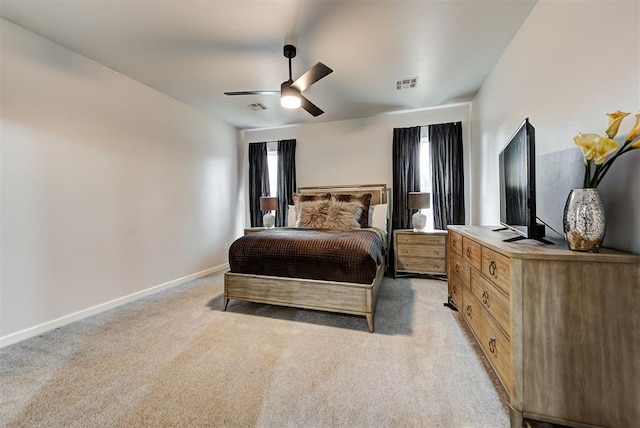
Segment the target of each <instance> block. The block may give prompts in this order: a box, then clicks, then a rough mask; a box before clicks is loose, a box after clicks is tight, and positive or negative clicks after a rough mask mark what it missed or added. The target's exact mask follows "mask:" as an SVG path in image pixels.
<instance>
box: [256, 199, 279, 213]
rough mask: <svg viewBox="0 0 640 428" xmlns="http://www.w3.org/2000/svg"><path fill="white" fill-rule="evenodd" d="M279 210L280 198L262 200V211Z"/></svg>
mask: <svg viewBox="0 0 640 428" xmlns="http://www.w3.org/2000/svg"><path fill="white" fill-rule="evenodd" d="M277 209H278V198H276V197H275V196H262V197H261V198H260V211H273V210H277Z"/></svg>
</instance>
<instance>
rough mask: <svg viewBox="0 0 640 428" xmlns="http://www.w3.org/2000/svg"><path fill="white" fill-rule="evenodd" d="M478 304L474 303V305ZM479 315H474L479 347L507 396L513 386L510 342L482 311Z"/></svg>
mask: <svg viewBox="0 0 640 428" xmlns="http://www.w3.org/2000/svg"><path fill="white" fill-rule="evenodd" d="M478 304H479V303H477V302H476V305H478ZM481 312H482V313H481V314H474V315H478V316H476V322H477V324H478V325H479V329H478V331H477V332H476V337H477V338H478V342H480V347H481V348H482V350H483V351H484V354H485V355H486V356H487V359H488V360H489V362H490V363H491V366H492V367H493V369H494V370H495V371H496V373H497V375H498V377H499V378H500V381H501V382H502V384H503V385H504V387H505V388H506V390H507V392H508V393H509V395H511V394H512V392H513V391H512V390H513V384H512V379H511V374H512V363H511V361H512V359H511V357H512V347H511V341H510V340H509V339H508V338H507V337H506V336H505V335H504V333H503V332H502V330H500V328H498V326H497V325H496V324H495V322H494V321H493V320H492V319H491V317H489V316H487V315H486V313H485V312H484V311H481Z"/></svg>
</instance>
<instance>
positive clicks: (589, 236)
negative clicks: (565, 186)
mask: <svg viewBox="0 0 640 428" xmlns="http://www.w3.org/2000/svg"><path fill="white" fill-rule="evenodd" d="M562 222H563V224H564V236H565V238H566V240H567V245H568V246H569V249H570V250H574V251H593V252H598V250H599V249H600V247H601V246H602V240H603V239H604V233H605V230H606V226H607V223H606V219H605V215H604V206H603V205H602V199H600V195H599V194H598V189H572V190H571V192H569V197H568V198H567V203H566V204H565V206H564V215H563V217H562Z"/></svg>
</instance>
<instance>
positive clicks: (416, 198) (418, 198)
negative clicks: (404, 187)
mask: <svg viewBox="0 0 640 428" xmlns="http://www.w3.org/2000/svg"><path fill="white" fill-rule="evenodd" d="M408 202H409V209H410V210H420V209H422V208H429V207H430V206H431V195H430V194H429V193H427V192H409V201H408Z"/></svg>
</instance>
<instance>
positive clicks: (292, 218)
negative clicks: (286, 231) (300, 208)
mask: <svg viewBox="0 0 640 428" xmlns="http://www.w3.org/2000/svg"><path fill="white" fill-rule="evenodd" d="M287 208H288V209H289V211H287V227H296V207H295V205H289V206H288V207H287Z"/></svg>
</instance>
